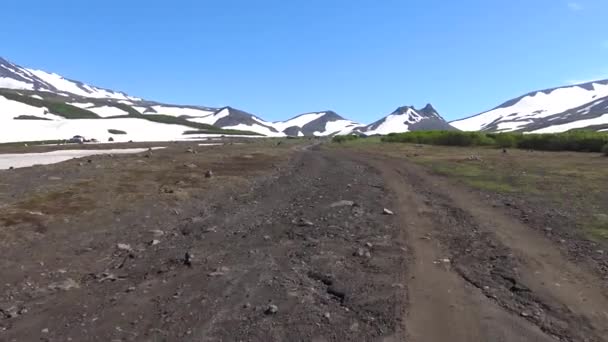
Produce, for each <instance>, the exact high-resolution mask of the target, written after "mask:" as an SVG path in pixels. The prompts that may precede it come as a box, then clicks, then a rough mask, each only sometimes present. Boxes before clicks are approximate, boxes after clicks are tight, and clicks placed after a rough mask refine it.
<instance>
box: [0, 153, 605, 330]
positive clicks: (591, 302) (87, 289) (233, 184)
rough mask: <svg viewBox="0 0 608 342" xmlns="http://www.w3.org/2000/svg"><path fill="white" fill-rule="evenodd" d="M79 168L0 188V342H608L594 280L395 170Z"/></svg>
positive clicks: (433, 182)
mask: <svg viewBox="0 0 608 342" xmlns="http://www.w3.org/2000/svg"><path fill="white" fill-rule="evenodd" d="M92 159H93V160H92V163H91V165H84V166H81V167H76V165H77V161H69V162H66V163H62V164H57V165H52V166H46V167H34V168H28V169H19V170H12V171H4V172H0V180H1V181H0V183H2V184H3V185H2V187H0V191H1V192H0V200H2V203H3V205H2V206H0V215H1V216H0V237H1V238H2V242H0V244H1V246H2V250H3V260H2V262H1V263H0V275H1V278H2V280H3V281H2V286H3V287H2V288H1V290H0V291H1V292H0V310H2V311H1V312H0V314H1V315H0V340H1V341H36V340H46V341H319V342H320V341H406V340H407V341H467V342H469V341H479V342H481V341H514V342H515V341H606V336H608V335H607V334H606V333H607V326H608V325H607V324H606V322H607V320H608V314H607V313H606V311H608V299H607V298H606V293H605V291H604V290H603V285H602V282H601V280H600V279H599V277H598V276H597V275H596V274H595V273H594V272H593V271H590V270H588V269H587V267H586V266H585V265H580V264H573V263H572V262H571V261H568V259H567V258H566V257H564V256H562V255H561V254H560V252H559V250H558V249H556V248H554V245H553V244H554V242H552V241H551V240H550V239H547V238H546V237H545V236H543V235H542V234H541V233H539V232H537V231H535V230H533V229H530V228H529V227H527V226H525V225H524V224H522V223H521V222H520V221H519V220H518V218H514V217H511V216H509V215H508V214H505V213H504V212H502V211H499V210H497V209H496V208H494V207H492V206H491V205H490V204H489V203H486V202H485V201H484V200H483V199H480V198H478V197H476V196H475V195H474V194H473V193H471V192H468V191H466V189H463V188H461V187H459V186H457V185H454V184H450V183H448V182H447V181H446V180H444V179H441V178H438V177H435V176H432V175H429V174H428V173H426V172H425V171H424V169H421V168H420V167H418V166H415V165H412V164H410V163H408V162H407V161H404V160H397V159H391V158H388V157H381V156H374V155H366V154H363V153H359V152H356V151H352V150H329V149H325V148H322V147H320V146H313V147H309V148H302V147H299V146H270V145H268V146H261V147H260V146H257V145H256V144H250V145H249V144H248V145H243V146H223V147H218V148H214V149H209V150H205V151H204V152H200V153H198V154H191V153H186V152H184V147H183V146H182V145H177V146H173V147H171V148H169V149H167V150H163V151H158V152H157V151H155V152H154V153H153V155H152V156H150V157H149V158H146V157H145V156H143V155H140V156H120V157H113V158H112V157H94V158H92ZM191 164H194V166H192V165H191ZM209 169H211V170H213V176H212V177H210V178H207V177H205V172H206V170H209ZM53 177H54V178H53ZM57 178H59V180H57ZM49 179H55V180H54V181H51V180H49ZM385 208H386V209H388V210H389V211H392V212H394V215H391V213H390V212H388V211H385V210H384V209H385Z"/></svg>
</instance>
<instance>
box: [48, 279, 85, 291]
mask: <svg viewBox="0 0 608 342" xmlns="http://www.w3.org/2000/svg"><path fill="white" fill-rule="evenodd" d="M48 288H49V290H64V291H68V290H71V289H79V288H80V284H78V283H77V282H76V281H75V280H74V279H72V278H68V279H66V280H64V281H60V282H56V283H52V284H50V285H49V286H48Z"/></svg>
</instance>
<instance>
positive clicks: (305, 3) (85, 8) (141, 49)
mask: <svg viewBox="0 0 608 342" xmlns="http://www.w3.org/2000/svg"><path fill="white" fill-rule="evenodd" d="M1 13H2V20H0V32H1V37H2V38H1V39H2V45H1V49H0V56H3V57H5V58H7V59H9V60H12V61H13V62H15V63H17V64H21V65H24V66H27V67H35V68H39V69H45V70H47V71H53V72H57V73H59V74H62V75H64V76H66V77H69V78H73V79H77V80H81V81H84V82H87V83H91V84H94V85H98V86H103V87H107V88H111V89H116V90H123V91H126V92H127V93H129V94H132V95H136V96H140V97H144V98H146V99H151V100H157V101H164V102H169V103H179V104H199V105H207V106H223V105H231V106H234V107H237V108H241V109H244V110H247V111H249V112H252V113H255V114H258V115H260V116H262V117H264V118H265V119H267V120H279V119H285V118H287V117H291V116H292V115H295V114H298V113H302V112H306V111H316V110H324V109H333V110H335V111H336V112H338V113H340V114H342V115H344V116H347V117H349V118H352V119H355V120H359V121H362V122H370V121H372V120H374V119H376V118H378V117H380V116H381V115H384V114H388V113H389V112H390V111H392V110H393V109H394V108H396V107H397V106H400V105H416V106H423V105H425V104H426V103H427V102H431V103H433V105H435V107H436V108H437V109H438V110H439V112H440V113H441V114H442V115H444V116H445V117H446V118H447V119H456V118H459V117H463V116H467V115H471V114H475V113H478V112H481V111H483V110H486V109H490V108H491V107H494V106H496V105H498V104H500V103H501V102H503V101H505V100H508V99H510V98H512V97H514V96H518V95H521V94H522V93H524V92H527V91H530V90H535V89H540V88H547V87H552V86H559V85H563V84H566V83H568V82H571V81H576V80H588V79H600V78H608V26H606V13H608V1H606V0H580V1H579V0H576V1H568V0H566V1H561V0H509V1H507V0H460V1H447V0H409V1H408V0H213V1H211V0H207V1H205V0H200V1H194V0H192V1H185V0H171V1H157V0H146V1H144V0H129V1H127V0H121V1H119V0H105V1H100V0H91V1H89V0H86V1H85V0H57V1H48V0H37V1H35V0H19V1H3V3H2V8H1Z"/></svg>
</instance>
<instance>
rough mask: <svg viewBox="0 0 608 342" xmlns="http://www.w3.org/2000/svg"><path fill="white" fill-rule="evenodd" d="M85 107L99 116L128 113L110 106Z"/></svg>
mask: <svg viewBox="0 0 608 342" xmlns="http://www.w3.org/2000/svg"><path fill="white" fill-rule="evenodd" d="M86 109H87V110H89V111H91V112H93V113H95V114H97V115H99V116H101V117H102V118H107V117H111V116H121V115H128V114H129V113H128V112H127V111H124V110H122V109H120V108H116V107H112V106H101V107H88V108H86Z"/></svg>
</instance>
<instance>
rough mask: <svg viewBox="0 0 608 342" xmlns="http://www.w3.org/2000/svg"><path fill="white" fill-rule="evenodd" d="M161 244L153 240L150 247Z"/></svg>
mask: <svg viewBox="0 0 608 342" xmlns="http://www.w3.org/2000/svg"><path fill="white" fill-rule="evenodd" d="M159 243H160V240H152V241H150V246H156V245H158V244H159Z"/></svg>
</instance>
